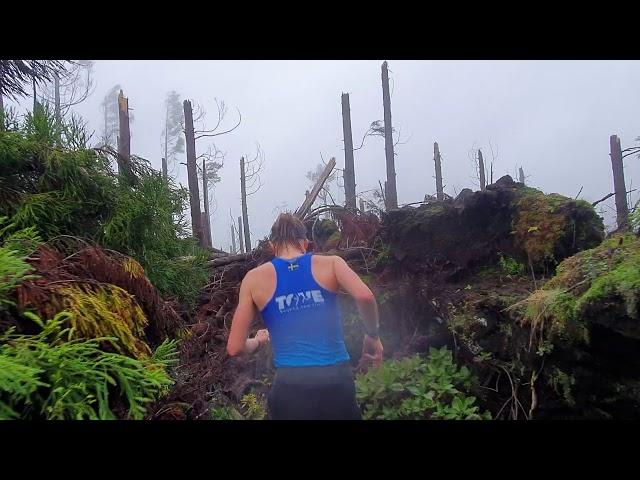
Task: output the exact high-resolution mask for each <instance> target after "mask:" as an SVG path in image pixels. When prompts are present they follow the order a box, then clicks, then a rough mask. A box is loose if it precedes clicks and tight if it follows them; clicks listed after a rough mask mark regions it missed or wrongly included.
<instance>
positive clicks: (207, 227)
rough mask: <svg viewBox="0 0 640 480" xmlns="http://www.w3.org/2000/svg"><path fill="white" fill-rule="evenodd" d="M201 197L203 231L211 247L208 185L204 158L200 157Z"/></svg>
mask: <svg viewBox="0 0 640 480" xmlns="http://www.w3.org/2000/svg"><path fill="white" fill-rule="evenodd" d="M202 199H203V200H204V213H205V217H204V232H205V234H206V237H207V243H208V244H209V246H210V247H213V241H212V240H211V217H209V185H208V182H207V175H206V170H205V163H204V159H202Z"/></svg>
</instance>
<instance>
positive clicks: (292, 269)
mask: <svg viewBox="0 0 640 480" xmlns="http://www.w3.org/2000/svg"><path fill="white" fill-rule="evenodd" d="M298 267H299V265H298V264H297V263H292V264H290V265H289V266H288V267H287V268H288V269H289V271H290V272H293V271H294V270H296V269H297V268H298Z"/></svg>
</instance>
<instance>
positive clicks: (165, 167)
mask: <svg viewBox="0 0 640 480" xmlns="http://www.w3.org/2000/svg"><path fill="white" fill-rule="evenodd" d="M167 176H168V174H167V159H166V158H163V159H162V178H164V179H165V180H166V179H167Z"/></svg>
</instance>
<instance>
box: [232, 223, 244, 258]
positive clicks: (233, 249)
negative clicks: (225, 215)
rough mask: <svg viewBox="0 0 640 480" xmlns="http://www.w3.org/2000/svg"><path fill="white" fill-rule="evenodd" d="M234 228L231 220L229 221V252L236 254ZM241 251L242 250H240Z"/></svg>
mask: <svg viewBox="0 0 640 480" xmlns="http://www.w3.org/2000/svg"><path fill="white" fill-rule="evenodd" d="M235 230H236V229H235V228H233V222H231V253H233V254H236V253H238V252H237V251H236V231H235ZM241 253H242V252H241Z"/></svg>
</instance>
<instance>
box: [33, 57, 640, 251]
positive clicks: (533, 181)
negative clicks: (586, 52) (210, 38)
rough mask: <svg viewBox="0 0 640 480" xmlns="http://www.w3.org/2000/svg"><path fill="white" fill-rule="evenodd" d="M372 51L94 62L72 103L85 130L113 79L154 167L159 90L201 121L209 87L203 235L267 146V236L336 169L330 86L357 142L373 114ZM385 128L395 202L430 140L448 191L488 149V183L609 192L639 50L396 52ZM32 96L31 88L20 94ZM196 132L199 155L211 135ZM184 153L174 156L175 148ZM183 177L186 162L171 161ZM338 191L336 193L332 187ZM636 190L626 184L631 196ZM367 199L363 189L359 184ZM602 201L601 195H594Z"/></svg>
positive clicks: (634, 128) (371, 153) (467, 179)
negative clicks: (290, 57) (464, 54)
mask: <svg viewBox="0 0 640 480" xmlns="http://www.w3.org/2000/svg"><path fill="white" fill-rule="evenodd" d="M381 63H382V60H380V61H370V60H367V61H132V60H127V61H96V62H95V68H94V71H95V81H96V83H97V86H96V90H95V93H94V94H93V95H92V96H91V97H90V98H89V99H88V100H87V101H85V102H84V103H82V104H81V105H79V106H78V107H76V110H75V111H76V112H77V113H79V114H81V115H82V116H83V117H84V118H85V120H87V121H88V122H89V125H90V129H91V130H95V132H96V133H95V136H94V142H97V140H98V138H99V135H100V129H101V122H102V113H101V109H100V102H101V101H102V99H103V97H104V95H105V94H106V92H107V91H108V90H109V89H110V88H111V87H112V86H113V85H115V84H120V85H122V87H123V89H124V93H125V96H127V97H128V98H129V106H130V108H132V109H133V115H134V117H135V121H134V122H133V123H132V125H131V132H132V139H131V151H132V153H134V154H136V155H139V156H142V157H144V158H147V159H149V160H150V161H151V162H152V164H153V165H154V167H156V168H157V169H160V164H161V160H160V159H161V157H162V147H161V133H162V129H163V126H164V109H163V105H164V99H165V95H166V93H167V92H168V91H170V90H176V91H177V92H178V93H179V94H180V96H181V98H182V99H185V98H186V99H191V100H193V101H194V102H196V103H198V104H200V105H202V106H203V107H204V109H205V110H206V111H207V118H206V125H207V126H208V127H212V126H213V125H214V124H215V119H216V106H215V102H214V98H218V100H224V101H225V103H226V105H227V106H228V110H229V111H228V114H227V115H228V116H227V119H226V120H225V123H224V124H223V127H224V126H229V127H230V126H232V125H233V124H235V121H236V118H237V113H236V111H235V108H236V107H237V108H239V109H240V111H241V112H242V118H243V121H242V124H241V126H240V127H239V128H238V129H237V130H235V131H233V132H232V133H230V134H228V135H225V136H221V137H216V138H215V139H213V140H215V142H216V145H217V146H218V148H220V149H221V150H223V151H225V152H226V153H227V156H226V159H225V163H224V168H223V169H222V170H221V172H220V174H221V177H222V181H221V182H220V183H219V184H218V185H216V188H215V193H214V195H215V199H216V206H217V209H216V211H215V212H214V213H213V212H212V220H213V221H212V225H213V239H214V240H213V241H214V245H215V246H216V247H221V248H224V249H225V250H227V249H228V248H229V245H230V236H229V235H230V234H229V222H230V219H229V218H230V217H229V210H230V209H231V212H232V215H233V217H234V218H237V217H238V215H240V181H239V175H240V173H239V159H240V157H241V156H242V155H247V156H250V155H251V154H252V153H253V152H255V143H256V142H259V143H260V145H261V148H262V150H263V151H264V154H265V160H266V163H265V170H264V172H263V173H262V175H261V176H262V182H263V183H264V186H263V187H262V188H261V189H260V191H258V192H257V193H256V194H255V195H253V196H251V197H249V205H248V208H249V221H250V224H251V233H252V243H253V244H254V245H255V244H256V241H257V239H259V238H262V237H264V236H266V235H267V234H268V232H269V228H270V226H271V223H272V221H273V219H274V218H275V215H276V214H277V212H278V210H282V209H284V208H286V209H290V210H293V209H295V208H296V207H298V206H299V205H300V204H301V203H302V201H303V200H304V192H305V190H307V189H310V182H309V180H307V178H306V173H307V171H309V170H311V169H315V167H316V165H317V164H318V163H319V162H320V161H321V157H320V155H321V154H322V156H323V157H324V159H325V161H327V160H328V159H329V158H330V157H332V156H335V157H336V160H337V164H338V166H339V167H340V168H342V167H343V166H344V153H343V150H342V116H341V107H340V94H341V92H348V93H349V94H350V101H351V120H352V127H353V140H354V144H355V145H356V146H357V145H359V144H360V142H361V139H362V136H363V134H364V132H365V131H366V130H367V129H368V127H369V125H370V124H371V122H373V121H374V120H382V118H383V111H382V88H381V79H380V65H381ZM389 69H390V77H391V78H392V80H391V82H392V85H391V86H392V98H391V107H392V115H393V126H394V128H396V130H400V131H401V134H402V135H401V139H402V141H407V140H408V142H407V143H406V144H402V145H398V146H397V147H396V152H397V156H396V174H397V188H398V201H399V203H400V204H403V203H409V202H417V201H420V200H422V199H423V198H424V195H425V194H426V193H429V194H433V193H434V191H435V181H434V179H433V175H434V173H433V172H434V169H433V142H434V141H437V142H438V143H439V145H440V150H441V152H442V158H443V166H442V170H443V177H444V184H445V192H447V193H449V194H450V195H454V194H455V193H456V192H459V191H460V190H461V189H463V188H465V187H469V188H473V189H477V188H478V186H477V181H476V180H475V179H474V177H475V175H474V171H473V164H472V162H471V160H470V158H469V150H470V149H471V148H472V147H474V146H475V147H480V148H481V149H482V150H483V153H484V157H485V159H487V160H489V161H490V160H491V151H490V148H489V142H491V144H492V145H493V148H494V152H496V151H497V158H496V160H495V164H494V180H497V179H498V178H499V177H500V176H502V175H504V174H507V173H508V174H511V175H512V176H514V178H515V173H516V172H517V167H518V166H522V167H523V168H524V171H525V174H526V175H527V182H528V184H530V185H532V186H535V187H537V188H540V189H541V190H543V191H545V192H547V193H551V192H557V193H561V194H564V195H567V196H571V197H575V196H576V195H577V193H578V191H579V190H580V187H581V186H582V187H583V190H582V194H581V198H584V199H586V200H589V201H594V200H596V199H599V198H601V197H602V196H604V195H606V194H607V193H610V192H612V191H613V180H612V176H611V162H610V159H609V155H608V153H609V136H610V135H612V134H617V135H619V136H620V137H621V141H622V148H623V149H624V148H626V147H629V146H632V145H636V144H637V143H636V142H635V138H636V137H638V136H640V91H639V85H640V62H638V61H394V60H389ZM21 103H22V104H23V105H29V99H25V100H24V101H23V102H21ZM209 143H210V142H209V141H208V139H202V140H198V142H197V145H196V150H197V153H198V154H199V153H201V152H202V151H203V150H205V149H206V147H207V146H208V145H209ZM182 161H184V159H182ZM625 164H626V170H625V171H626V179H627V185H628V187H631V188H635V187H636V184H637V183H640V160H639V159H638V158H636V157H627V158H626V159H625ZM355 167H356V183H357V186H356V191H357V192H363V191H369V190H371V189H373V188H378V180H382V181H383V183H384V180H385V178H386V173H385V160H384V140H383V139H382V138H381V137H372V138H368V139H367V140H366V143H365V147H364V148H362V149H361V150H358V151H356V152H355ZM176 170H178V180H180V181H181V182H182V183H183V184H184V185H186V183H187V182H186V167H185V166H184V165H178V166H177V168H176ZM333 192H334V197H335V199H336V201H338V202H342V201H343V200H344V195H343V193H342V192H339V189H338V188H337V187H336V186H334V187H333ZM637 193H638V192H635V193H634V194H633V199H634V200H635V199H637V198H638V195H637ZM367 196H370V194H367ZM601 205H602V204H601ZM606 205H607V207H605V213H606V218H605V220H606V223H607V224H608V225H610V224H611V223H612V221H613V218H614V217H612V211H611V208H612V206H613V205H614V203H613V198H611V199H610V201H608V202H607V203H606Z"/></svg>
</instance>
